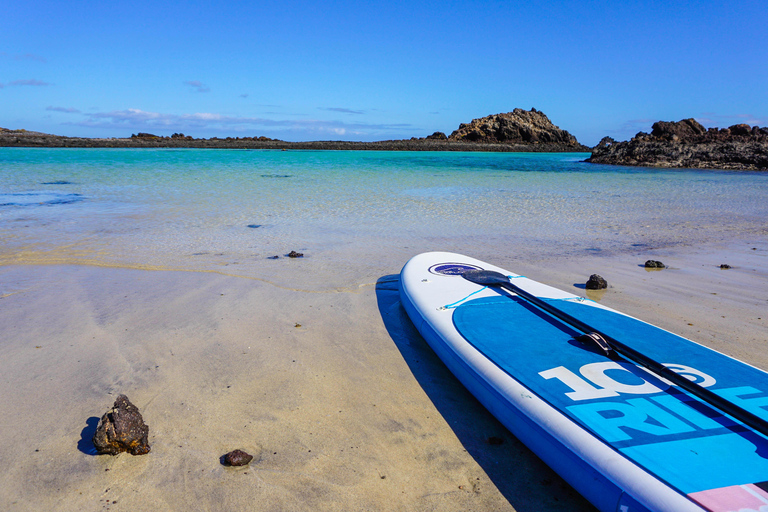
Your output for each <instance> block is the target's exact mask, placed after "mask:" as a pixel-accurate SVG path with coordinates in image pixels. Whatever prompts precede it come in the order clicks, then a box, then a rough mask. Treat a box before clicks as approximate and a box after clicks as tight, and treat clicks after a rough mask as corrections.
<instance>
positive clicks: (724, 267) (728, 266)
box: [720, 263, 732, 269]
mask: <svg viewBox="0 0 768 512" xmlns="http://www.w3.org/2000/svg"><path fill="white" fill-rule="evenodd" d="M720 268H722V269H728V268H732V267H731V266H730V265H729V264H727V263H723V264H722V265H720Z"/></svg>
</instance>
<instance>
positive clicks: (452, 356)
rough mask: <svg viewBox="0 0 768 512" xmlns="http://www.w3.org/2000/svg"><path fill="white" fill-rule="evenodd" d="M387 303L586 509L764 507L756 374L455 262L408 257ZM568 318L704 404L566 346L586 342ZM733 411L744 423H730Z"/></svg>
mask: <svg viewBox="0 0 768 512" xmlns="http://www.w3.org/2000/svg"><path fill="white" fill-rule="evenodd" d="M470 270H486V271H493V272H500V273H501V274H503V275H504V276H507V277H508V278H509V282H510V283H512V284H513V285H515V286H516V287H518V288H519V292H518V293H514V292H512V291H508V290H507V289H503V288H500V287H498V286H493V285H491V286H483V285H482V284H477V283H476V282H472V281H470V280H468V279H466V278H464V277H462V274H463V273H465V272H467V271H470ZM400 295H401V299H402V303H403V306H404V307H405V309H406V311H407V312H408V315H409V316H410V318H411V319H412V320H413V323H414V325H415V326H416V328H417V329H418V330H419V332H420V333H421V334H422V336H423V337H424V338H425V339H426V340H427V342H428V343H429V344H430V346H431V347H432V348H433V349H434V350H435V352H436V353H437V354H438V356H440V358H441V359H442V360H443V362H444V363H445V364H446V365H447V366H448V368H449V369H450V370H451V371H452V372H453V373H454V374H455V375H456V377H458V379H459V380H460V381H461V382H462V383H463V384H464V385H465V386H466V387H467V388H468V389H469V390H470V392H472V394H474V395H475V397H477V399H478V400H480V402H482V403H483V405H485V407H486V408H488V410H489V411H490V412H491V413H492V414H493V415H494V416H496V417H497V418H498V419H499V420H500V421H501V422H502V423H503V424H504V425H505V426H506V427H507V428H508V429H509V430H510V431H511V432H512V433H513V434H515V435H516V436H517V437H518V438H519V439H520V440H521V441H523V442H524V443H525V444H526V445H527V446H528V447H529V448H531V450H533V451H534V452H535V453H536V454H537V455H538V456H539V457H540V458H541V459H542V460H544V462H546V463H547V464H548V465H549V466H550V467H552V468H553V469H554V470H555V471H557V472H558V473H559V474H560V475H561V476H562V477H563V478H564V479H565V480H566V481H567V482H568V483H570V484H571V485H572V486H573V487H574V488H575V489H576V490H577V491H579V492H580V493H581V494H582V495H583V496H584V497H586V498H587V499H588V500H589V501H590V502H592V503H593V504H594V505H595V506H596V507H597V508H598V509H600V510H603V511H618V512H637V511H674V512H678V511H689V510H690V511H694V510H695V511H701V510H709V511H712V512H724V511H740V512H748V511H751V510H754V511H764V512H765V511H768V437H767V436H765V435H764V434H761V433H760V432H761V429H760V425H757V427H753V426H747V425H750V424H754V423H755V422H757V423H762V422H764V421H766V420H768V374H767V373H765V372H763V371H761V370H759V369H757V368H755V367H753V366H750V365H747V364H745V363H742V362H741V361H737V360H735V359H733V358H730V357H728V356H725V355H723V354H721V353H719V352H715V351H713V350H710V349H708V348H706V347H704V346H702V345H699V344H697V343H694V342H692V341H690V340H687V339H685V338H682V337H680V336H677V335H675V334H672V333H670V332H668V331H665V330H663V329H660V328H658V327H655V326H653V325H650V324H647V323H645V322H642V321H640V320H637V319H635V318H632V317H630V316H627V315H624V314H622V313H619V312H618V311H615V310H612V309H610V308H607V307H605V306H602V305H600V304H598V303H596V302H593V301H590V300H588V299H583V298H580V297H577V296H575V295H572V294H570V293H567V292H564V291H561V290H558V289H555V288H552V287H550V286H546V285H543V284H541V283H537V282H536V281H533V280H531V279H528V278H526V277H524V276H518V275H515V274H512V273H510V272H508V271H506V270H503V269H501V268H498V267H495V266H493V265H490V264H487V263H484V262H482V261H479V260H476V259H473V258H469V257H466V256H462V255H459V254H452V253H445V252H432V253H425V254H421V255H418V256H416V257H414V258H412V259H411V260H410V261H409V262H408V263H407V264H406V265H405V267H404V268H403V270H402V272H401V273H400ZM526 296H530V297H529V298H524V297H526ZM536 301H538V302H544V303H545V305H546V306H548V309H549V310H554V313H557V312H561V313H562V315H561V316H562V318H560V317H558V316H556V314H553V313H552V312H550V311H547V307H545V308H544V309H542V307H540V306H539V305H537V302H536ZM569 319H575V320H577V322H576V325H588V326H591V327H593V328H595V329H596V330H598V331H597V332H599V333H600V334H602V335H604V336H605V337H606V338H607V339H609V340H616V341H617V342H621V343H622V344H624V345H626V346H627V347H628V348H629V350H630V351H635V352H638V353H640V354H642V355H643V356H644V357H647V358H648V359H650V360H652V361H657V362H659V363H661V364H662V365H663V366H664V367H666V368H669V369H670V370H672V371H673V372H674V373H675V374H677V375H675V377H676V379H678V380H680V379H679V376H680V375H682V376H684V377H685V378H686V379H687V380H688V381H690V382H693V383H695V384H697V385H698V386H693V387H699V388H703V389H704V393H703V394H702V395H701V396H704V398H701V397H700V396H699V395H696V394H695V393H691V392H690V391H688V390H684V389H683V388H682V387H681V386H679V385H675V384H673V382H674V381H672V380H668V379H665V378H661V377H659V376H658V375H654V374H652V373H650V372H649V371H648V370H647V369H645V368H643V367H641V366H640V365H639V364H638V363H636V362H633V361H632V360H630V359H628V358H627V357H625V356H624V354H623V353H619V354H615V353H612V352H611V353H609V352H607V351H606V350H604V349H601V347H600V346H599V344H593V343H589V342H580V341H577V340H576V338H580V339H582V337H581V335H582V334H585V333H584V332H583V330H579V329H578V328H576V327H574V323H569V321H568V320H569ZM579 322H580V324H579ZM644 366H646V365H644ZM646 367H647V366H646ZM688 387H691V386H688ZM694 391H695V390H694ZM706 393H709V394H710V395H712V396H716V397H718V398H719V399H720V400H721V402H724V403H726V404H730V405H731V406H732V408H733V409H732V410H731V412H725V411H724V410H723V408H718V407H717V400H715V401H712V403H714V404H715V405H712V404H711V403H709V402H707V401H705V399H706V396H707V395H706ZM727 410H728V409H727V408H726V411H727ZM734 411H735V412H734ZM739 412H741V413H742V414H743V415H746V416H751V417H752V418H754V420H755V421H754V422H752V423H750V421H748V419H747V420H744V421H742V420H737V419H735V418H738V417H742V416H739V414H737V413H739ZM762 431H765V429H763V430H762Z"/></svg>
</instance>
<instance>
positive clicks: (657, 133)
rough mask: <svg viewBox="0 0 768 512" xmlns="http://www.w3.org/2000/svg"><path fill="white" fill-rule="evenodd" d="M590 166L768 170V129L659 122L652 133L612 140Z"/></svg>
mask: <svg viewBox="0 0 768 512" xmlns="http://www.w3.org/2000/svg"><path fill="white" fill-rule="evenodd" d="M587 162H592V163H597V164H614V165H637V166H646V167H673V168H682V167H687V168H703V169H744V170H767V169H768V127H766V128H760V127H759V126H752V127H750V126H749V125H747V124H737V125H734V126H731V127H729V128H709V129H707V128H704V127H703V126H702V125H701V124H700V123H699V122H697V121H696V120H695V119H683V120H682V121H678V122H665V121H658V122H656V123H654V124H653V127H652V131H651V133H644V132H640V133H638V134H637V135H635V136H634V137H633V138H632V139H631V140H629V141H624V142H616V141H615V140H613V139H612V138H610V137H604V138H603V140H601V141H600V143H599V144H598V145H597V146H596V147H595V148H594V149H593V150H592V156H591V157H590V158H588V159H587Z"/></svg>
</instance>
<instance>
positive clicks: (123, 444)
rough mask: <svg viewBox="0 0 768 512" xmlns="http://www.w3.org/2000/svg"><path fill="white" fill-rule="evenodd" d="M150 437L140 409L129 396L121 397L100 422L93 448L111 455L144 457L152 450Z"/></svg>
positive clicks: (94, 436) (94, 435) (94, 437)
mask: <svg viewBox="0 0 768 512" xmlns="http://www.w3.org/2000/svg"><path fill="white" fill-rule="evenodd" d="M148 436H149V427H148V426H147V424H146V423H144V418H142V417H141V413H140V412H139V409H138V408H137V407H136V406H135V405H133V404H132V403H131V402H130V400H128V397H127V396H125V395H120V396H118V397H117V400H115V404H114V405H113V406H112V409H110V410H109V411H107V412H106V413H105V414H104V416H102V417H101V420H99V424H98V425H97V426H96V432H95V433H94V434H93V446H94V447H95V448H96V450H97V451H98V452H99V453H105V454H110V455H117V454H118V453H121V452H129V453H130V454H131V455H144V454H145V453H149V450H150V447H149V441H148V439H147V438H148Z"/></svg>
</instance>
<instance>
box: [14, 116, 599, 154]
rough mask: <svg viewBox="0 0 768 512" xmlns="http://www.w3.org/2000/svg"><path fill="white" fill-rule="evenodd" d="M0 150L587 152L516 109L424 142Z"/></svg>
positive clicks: (70, 141) (137, 139) (43, 139)
mask: <svg viewBox="0 0 768 512" xmlns="http://www.w3.org/2000/svg"><path fill="white" fill-rule="evenodd" d="M0 147H50V148H52V147H69V148H222V149H331V150H394V151H505V152H533V151H535V152H564V151H584V152H586V151H589V148H588V147H586V146H584V145H582V144H579V142H578V141H577V140H576V137H574V136H573V135H571V134H570V133H568V132H567V131H565V130H561V129H560V128H558V127H557V126H555V125H554V124H552V122H551V121H550V120H549V118H548V117H547V116H546V115H544V113H543V112H540V111H538V110H536V109H535V108H532V109H531V110H530V111H526V110H523V109H519V108H516V109H515V110H513V111H512V112H508V113H504V114H495V115H491V116H487V117H483V118H480V119H475V120H473V121H472V122H471V123H468V124H465V123H462V124H461V125H460V126H459V129H458V130H456V131H454V132H453V133H452V134H451V135H450V136H446V135H445V134H444V133H442V132H435V133H433V134H432V135H429V136H426V137H418V138H417V137H413V138H411V139H402V140H385V141H377V142H349V141H311V142H287V141H283V140H277V139H270V138H268V137H263V136H259V137H226V138H219V137H211V138H210V139H204V138H199V139H198V138H193V137H190V136H188V135H184V134H183V133H174V134H173V135H171V136H159V135H154V134H151V133H137V134H133V135H131V137H126V138H85V137H65V136H61V135H50V134H46V133H40V132H32V131H27V130H8V129H5V128H0Z"/></svg>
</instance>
